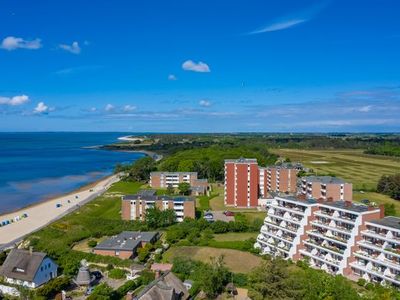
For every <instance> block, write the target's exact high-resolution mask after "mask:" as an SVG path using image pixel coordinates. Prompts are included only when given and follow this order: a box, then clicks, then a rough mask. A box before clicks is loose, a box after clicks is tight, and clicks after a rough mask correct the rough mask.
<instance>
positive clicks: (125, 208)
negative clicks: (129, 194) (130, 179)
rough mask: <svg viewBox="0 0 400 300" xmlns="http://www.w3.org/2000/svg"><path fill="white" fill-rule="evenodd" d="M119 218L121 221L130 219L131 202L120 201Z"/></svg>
mask: <svg viewBox="0 0 400 300" xmlns="http://www.w3.org/2000/svg"><path fill="white" fill-rule="evenodd" d="M121 201H122V205H121V218H122V220H125V221H129V220H130V219H131V201H129V200H121Z"/></svg>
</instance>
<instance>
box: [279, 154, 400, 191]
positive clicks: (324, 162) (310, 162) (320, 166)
mask: <svg viewBox="0 0 400 300" xmlns="http://www.w3.org/2000/svg"><path fill="white" fill-rule="evenodd" d="M271 152H273V153H276V154H279V155H281V156H284V157H288V158H290V159H291V160H292V161H299V162H301V163H303V164H304V165H305V166H306V167H308V168H311V169H313V170H314V172H316V173H317V175H318V174H321V175H322V174H328V173H329V174H335V175H336V176H337V177H341V178H343V179H345V180H347V181H349V182H352V183H353V188H354V189H355V190H373V189H375V188H376V184H377V182H378V180H379V178H380V177H381V176H382V175H384V174H388V175H389V174H394V173H396V172H399V171H400V158H395V157H387V156H380V155H368V154H364V153H363V150H300V149H271Z"/></svg>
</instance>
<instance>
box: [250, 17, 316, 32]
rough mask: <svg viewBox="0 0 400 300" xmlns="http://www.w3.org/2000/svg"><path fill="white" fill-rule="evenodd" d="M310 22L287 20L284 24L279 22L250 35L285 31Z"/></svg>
mask: <svg viewBox="0 0 400 300" xmlns="http://www.w3.org/2000/svg"><path fill="white" fill-rule="evenodd" d="M306 21H308V20H306V19H292V20H285V21H282V22H277V23H272V24H270V25H268V26H266V27H264V28H261V29H258V30H255V31H252V32H250V34H257V33H263V32H272V31H278V30H284V29H288V28H290V27H293V26H296V25H299V24H301V23H304V22H306Z"/></svg>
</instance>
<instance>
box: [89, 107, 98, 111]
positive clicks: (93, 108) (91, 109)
mask: <svg viewBox="0 0 400 300" xmlns="http://www.w3.org/2000/svg"><path fill="white" fill-rule="evenodd" d="M89 111H91V112H95V111H97V108H96V107H91V108H89Z"/></svg>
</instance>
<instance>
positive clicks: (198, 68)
mask: <svg viewBox="0 0 400 300" xmlns="http://www.w3.org/2000/svg"><path fill="white" fill-rule="evenodd" d="M182 69H184V70H185V71H193V72H200V73H209V72H211V71H210V67H209V66H208V65H207V64H206V63H204V62H202V61H199V62H198V63H195V62H194V61H192V60H187V61H185V62H184V63H183V64H182Z"/></svg>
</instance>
